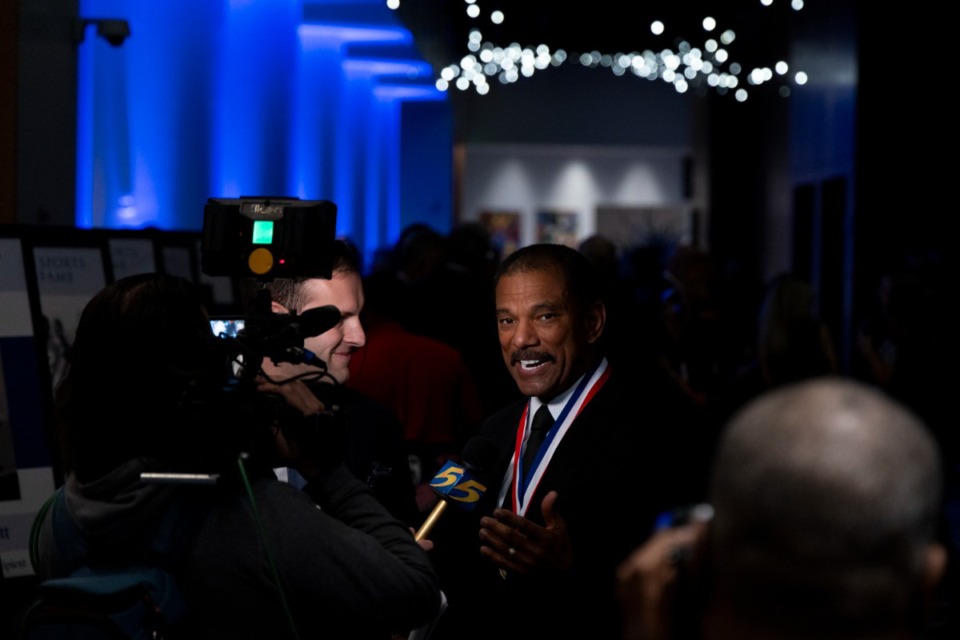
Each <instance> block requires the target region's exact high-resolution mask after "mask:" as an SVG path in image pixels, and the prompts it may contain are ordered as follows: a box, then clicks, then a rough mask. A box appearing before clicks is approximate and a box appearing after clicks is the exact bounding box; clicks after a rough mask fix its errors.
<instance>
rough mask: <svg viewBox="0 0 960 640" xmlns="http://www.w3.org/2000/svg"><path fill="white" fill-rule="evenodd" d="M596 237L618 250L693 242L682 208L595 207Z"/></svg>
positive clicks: (690, 229) (686, 216)
mask: <svg viewBox="0 0 960 640" xmlns="http://www.w3.org/2000/svg"><path fill="white" fill-rule="evenodd" d="M597 234H599V235H602V236H604V237H607V238H610V239H611V240H613V242H614V243H615V244H616V245H617V247H618V248H619V249H621V250H624V249H629V248H631V247H640V246H655V247H676V246H679V245H683V244H690V243H691V242H692V241H693V229H692V222H691V219H690V216H689V214H688V213H687V212H686V211H685V210H684V209H683V208H682V207H626V206H599V207H597Z"/></svg>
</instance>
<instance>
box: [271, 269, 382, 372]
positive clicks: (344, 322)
mask: <svg viewBox="0 0 960 640" xmlns="http://www.w3.org/2000/svg"><path fill="white" fill-rule="evenodd" d="M303 294H304V298H303V300H304V304H303V308H302V309H300V310H299V312H300V313H303V312H304V311H307V310H309V309H315V308H317V307H323V306H326V305H329V304H332V305H333V306H335V307H337V309H339V310H340V316H341V319H340V323H339V324H338V325H337V326H335V327H333V328H332V329H330V330H329V331H325V332H323V333H321V334H320V335H318V336H312V337H309V338H307V339H306V340H304V347H305V348H306V349H308V350H310V351H312V352H313V353H314V354H315V355H316V356H317V357H318V358H320V359H321V360H323V361H324V362H325V363H326V364H327V372H328V373H329V374H330V375H332V376H333V377H334V378H335V379H336V380H337V381H338V382H340V383H345V382H346V381H347V379H348V378H349V377H350V369H349V366H350V357H351V355H352V354H353V352H354V351H356V350H357V349H359V348H360V347H362V346H363V345H364V343H365V342H366V341H367V337H366V335H365V334H364V332H363V327H362V326H361V325H360V317H359V315H360V309H362V308H363V285H362V283H361V280H360V275H359V274H357V273H351V272H345V271H335V272H334V273H333V277H332V278H331V279H329V280H324V279H321V278H312V279H310V280H307V281H306V282H304V283H303ZM273 310H274V312H276V313H287V312H288V311H289V310H288V309H285V308H284V307H283V306H281V305H279V304H277V303H274V304H273ZM264 370H265V371H266V372H267V373H268V374H269V375H271V376H274V375H276V376H279V377H283V378H288V377H290V376H292V375H296V374H298V373H301V372H307V371H316V370H317V369H316V367H313V366H310V365H308V364H291V363H282V364H280V365H273V363H271V362H269V361H266V362H264ZM327 382H329V380H327Z"/></svg>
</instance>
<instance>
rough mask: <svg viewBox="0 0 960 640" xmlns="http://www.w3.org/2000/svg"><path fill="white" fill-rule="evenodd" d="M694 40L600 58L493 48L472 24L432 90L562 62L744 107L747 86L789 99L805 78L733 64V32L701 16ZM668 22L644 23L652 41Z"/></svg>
mask: <svg viewBox="0 0 960 640" xmlns="http://www.w3.org/2000/svg"><path fill="white" fill-rule="evenodd" d="M386 1H387V7H388V8H390V9H393V10H396V9H398V8H399V6H400V1H401V0H386ZM780 1H789V2H790V8H791V9H792V10H793V11H800V10H802V9H803V6H804V0H780ZM758 2H759V4H760V7H761V9H763V8H769V7H771V6H772V5H773V2H774V0H758ZM464 5H465V6H464V10H465V11H466V14H467V16H468V17H469V18H470V19H471V20H472V21H476V23H477V25H480V24H482V23H483V21H484V20H485V19H486V20H488V21H489V23H490V24H491V25H500V24H503V23H504V21H505V20H507V19H508V18H507V16H506V15H505V14H504V12H503V11H499V10H497V11H492V12H489V13H488V14H485V13H484V11H483V9H482V8H481V6H480V2H479V0H464ZM700 24H701V26H702V32H701V33H699V34H698V38H696V39H695V38H687V37H682V36H680V37H676V38H674V40H673V41H674V42H675V43H677V44H676V46H675V47H674V48H663V49H660V50H656V51H655V50H651V49H643V50H639V51H632V52H613V53H604V52H600V51H589V52H585V53H580V54H576V55H571V54H569V53H568V52H567V51H566V50H564V49H562V48H557V49H551V47H550V46H549V45H548V44H545V43H544V44H539V45H536V46H521V45H520V44H518V43H511V44H509V45H506V46H501V45H498V44H497V43H494V42H492V41H490V40H487V39H486V38H485V37H484V35H483V31H482V29H481V27H480V26H476V27H472V28H471V29H470V31H469V35H468V38H467V43H466V48H467V53H466V54H465V55H464V56H463V57H462V58H460V60H459V61H456V62H452V63H450V64H448V65H447V66H445V67H444V68H442V69H441V70H440V72H439V76H438V78H437V80H436V87H437V89H439V90H440V91H450V90H453V89H457V90H460V91H469V90H473V91H475V92H476V93H478V94H480V95H486V94H487V93H489V92H490V89H491V83H492V81H493V80H494V79H496V80H497V81H499V82H500V83H502V84H511V83H515V82H517V81H519V80H520V79H521V78H529V77H530V76H532V75H534V74H535V73H537V72H539V71H543V70H545V69H548V68H550V67H557V66H560V65H562V64H579V65H582V66H584V67H587V68H591V69H606V70H609V72H611V73H613V74H614V75H616V76H631V75H632V76H636V77H638V78H643V79H646V80H650V81H662V82H666V83H668V84H670V85H672V86H673V88H674V89H675V90H676V91H677V92H678V93H686V92H687V91H690V90H691V89H692V88H694V87H704V86H705V87H708V88H711V89H713V90H715V91H716V92H718V93H719V94H721V95H725V94H732V95H733V96H734V98H735V99H736V100H737V101H739V102H744V101H746V100H747V98H748V97H749V95H750V91H751V90H752V89H753V88H756V87H759V86H761V85H764V84H767V83H771V82H775V81H778V82H779V87H778V92H779V94H780V95H781V96H783V97H787V96H789V95H790V91H791V89H790V87H791V86H792V85H803V84H805V83H806V82H807V75H806V73H804V72H803V71H799V70H792V69H791V68H790V65H789V63H788V62H787V61H786V60H775V61H773V62H772V63H771V64H769V65H768V66H755V67H752V68H750V69H747V68H745V66H744V65H743V64H741V63H740V62H738V61H737V59H736V58H735V56H734V52H735V51H736V49H737V33H736V31H735V30H734V29H733V28H721V25H719V24H718V23H717V20H716V19H714V18H713V17H711V16H705V17H704V18H703V20H702V21H701V23H700ZM667 29H668V25H666V24H664V22H662V21H660V20H654V21H653V22H652V23H651V24H650V32H651V34H653V35H654V36H660V35H663V34H664V33H666V31H667Z"/></svg>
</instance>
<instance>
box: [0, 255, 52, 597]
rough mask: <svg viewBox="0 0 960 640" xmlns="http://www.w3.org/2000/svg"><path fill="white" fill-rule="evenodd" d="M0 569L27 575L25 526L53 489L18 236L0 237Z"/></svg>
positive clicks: (13, 574)
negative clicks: (0, 311) (1, 310)
mask: <svg viewBox="0 0 960 640" xmlns="http://www.w3.org/2000/svg"><path fill="white" fill-rule="evenodd" d="M0 309H3V313H2V314H0V566H2V575H3V578H5V579H6V578H16V577H21V576H30V575H33V567H32V566H31V564H30V557H29V544H30V528H31V526H32V524H33V519H34V517H35V515H36V513H37V511H38V510H39V509H40V506H41V505H42V504H43V502H44V501H45V500H46V499H47V497H48V496H49V495H50V494H51V493H52V492H53V490H54V483H55V479H54V472H53V463H52V457H51V450H50V442H49V438H48V428H47V424H48V414H47V410H46V407H47V404H46V398H47V397H49V396H47V395H45V389H44V385H45V384H46V378H45V376H43V375H42V374H41V362H42V359H41V353H42V352H41V348H42V347H41V345H39V344H38V336H36V335H35V333H34V329H33V323H32V320H31V307H30V295H29V292H28V287H27V277H26V271H25V269H24V252H23V247H22V244H21V240H20V239H19V238H0Z"/></svg>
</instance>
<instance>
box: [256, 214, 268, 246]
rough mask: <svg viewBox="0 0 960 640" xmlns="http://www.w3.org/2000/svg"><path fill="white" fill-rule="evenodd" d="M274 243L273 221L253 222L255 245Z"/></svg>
mask: <svg viewBox="0 0 960 640" xmlns="http://www.w3.org/2000/svg"><path fill="white" fill-rule="evenodd" d="M272 243H273V220H254V221H253V244H272Z"/></svg>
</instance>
